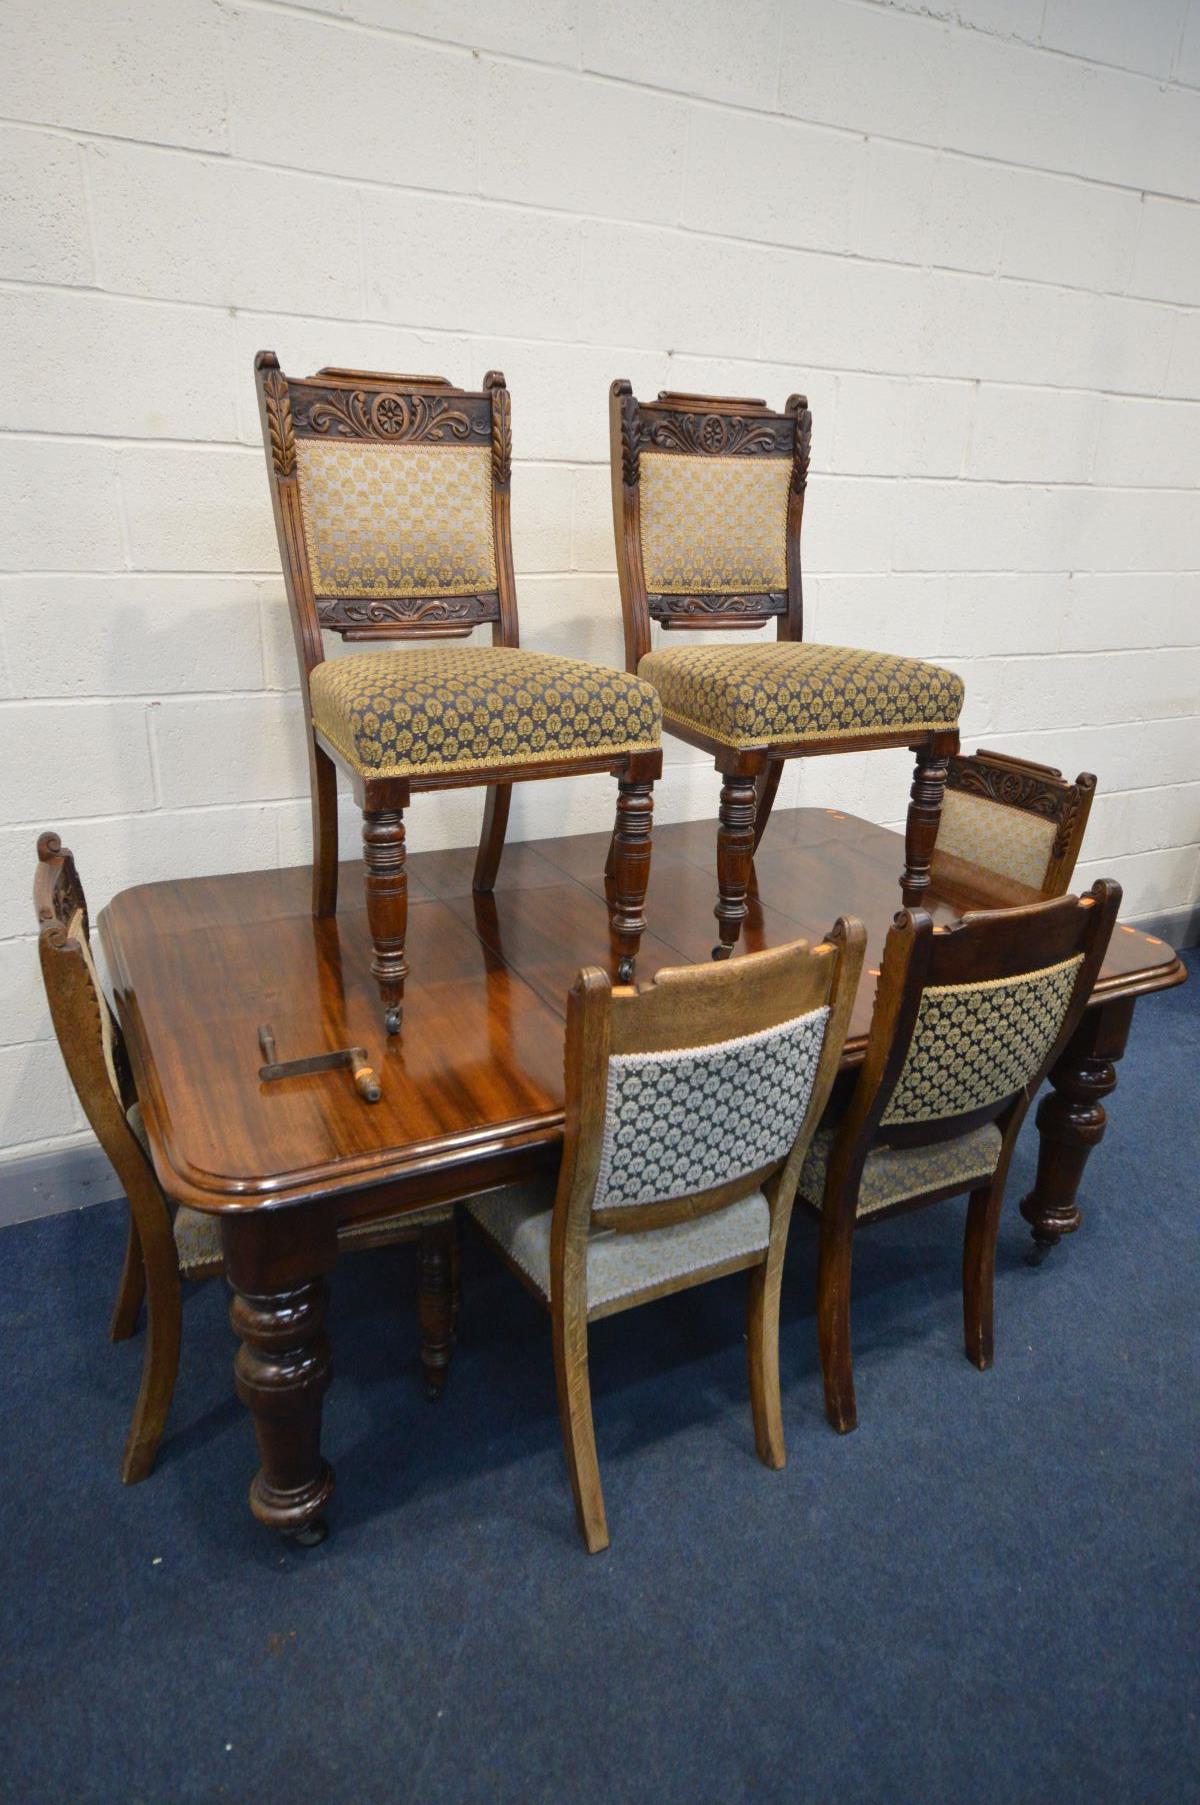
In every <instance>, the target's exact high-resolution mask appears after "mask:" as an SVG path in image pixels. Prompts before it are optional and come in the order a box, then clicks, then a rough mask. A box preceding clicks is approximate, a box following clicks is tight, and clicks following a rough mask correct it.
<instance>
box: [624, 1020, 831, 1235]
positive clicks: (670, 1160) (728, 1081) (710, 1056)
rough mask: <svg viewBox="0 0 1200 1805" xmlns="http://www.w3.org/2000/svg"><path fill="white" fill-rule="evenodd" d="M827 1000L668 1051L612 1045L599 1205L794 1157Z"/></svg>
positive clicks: (698, 1184)
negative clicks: (756, 1029)
mask: <svg viewBox="0 0 1200 1805" xmlns="http://www.w3.org/2000/svg"><path fill="white" fill-rule="evenodd" d="M828 1020H829V1009H828V1007H827V1006H826V1007H823V1008H820V1009H814V1010H811V1011H810V1012H809V1013H808V1014H806V1015H800V1016H796V1017H794V1018H793V1019H792V1020H791V1021H786V1022H781V1023H779V1024H778V1026H776V1027H773V1028H767V1029H764V1030H763V1031H762V1032H760V1033H757V1034H747V1035H744V1036H741V1037H740V1038H738V1039H736V1040H725V1041H717V1042H714V1043H712V1044H710V1045H708V1046H702V1047H689V1048H683V1049H680V1050H678V1051H673V1052H669V1053H622V1054H613V1055H612V1056H611V1057H610V1059H609V1062H608V1085H607V1094H606V1102H605V1120H604V1140H603V1144H602V1149H601V1155H600V1171H599V1176H598V1178H597V1182H596V1192H595V1198H594V1200H593V1205H592V1207H593V1209H596V1210H613V1209H621V1208H632V1207H636V1206H638V1205H640V1204H647V1203H659V1202H666V1201H669V1200H672V1199H675V1198H680V1197H687V1196H690V1195H692V1194H694V1193H696V1192H700V1191H707V1190H710V1189H713V1188H714V1187H716V1186H718V1185H724V1184H728V1183H730V1182H732V1181H733V1180H735V1179H738V1178H741V1177H743V1176H745V1175H747V1174H749V1173H752V1172H758V1171H760V1170H761V1169H762V1168H763V1167H765V1166H769V1165H771V1164H773V1163H777V1162H779V1161H781V1160H784V1159H786V1157H787V1155H788V1154H789V1153H790V1152H791V1149H792V1144H793V1142H794V1141H795V1138H796V1135H797V1133H798V1132H799V1129H800V1125H801V1123H802V1121H803V1119H804V1114H805V1111H806V1110H807V1108H808V1104H809V1099H810V1097H811V1096H812V1088H813V1082H814V1080H815V1078H816V1072H817V1063H818V1061H819V1059H820V1056H821V1048H822V1046H823V1044H824V1040H825V1029H826V1024H827V1023H828Z"/></svg>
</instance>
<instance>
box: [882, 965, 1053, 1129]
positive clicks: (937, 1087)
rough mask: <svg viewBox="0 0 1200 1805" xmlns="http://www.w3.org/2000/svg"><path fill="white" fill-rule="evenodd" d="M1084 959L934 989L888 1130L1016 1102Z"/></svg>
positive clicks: (889, 1112)
mask: <svg viewBox="0 0 1200 1805" xmlns="http://www.w3.org/2000/svg"><path fill="white" fill-rule="evenodd" d="M1082 963H1083V955H1082V954H1081V953H1080V954H1077V955H1076V956H1075V957H1074V958H1073V959H1064V960H1063V961H1062V962H1061V963H1060V964H1057V965H1047V966H1043V967H1042V968H1041V969H1040V970H1038V971H1031V972H1022V973H1021V975H1020V976H1019V977H1015V978H995V979H989V980H987V981H985V982H983V983H979V984H931V985H930V986H929V987H928V988H927V989H926V990H925V992H924V993H923V995H922V997H921V1002H920V1007H919V1009H918V1012H917V1025H916V1028H915V1029H914V1031H913V1037H912V1040H911V1042H910V1043H909V1049H908V1053H907V1055H906V1057H905V1060H904V1065H903V1067H902V1068H901V1072H900V1077H899V1080H898V1081H897V1084H896V1088H895V1090H894V1091H893V1092H892V1096H891V1100H890V1101H889V1103H888V1106H887V1109H886V1110H885V1111H884V1114H883V1118H882V1121H883V1125H884V1126H885V1127H886V1126H887V1125H889V1124H902V1123H915V1122H936V1121H941V1120H943V1119H944V1118H945V1117H947V1116H957V1115H965V1114H966V1113H967V1112H968V1111H970V1110H976V1109H982V1108H984V1107H985V1106H986V1105H988V1104H992V1103H1001V1102H1003V1101H1004V1099H1005V1098H1007V1097H1012V1096H1015V1095H1016V1093H1017V1092H1018V1091H1019V1090H1021V1089H1023V1088H1024V1086H1025V1085H1026V1084H1027V1083H1028V1081H1029V1079H1030V1078H1032V1077H1033V1076H1034V1074H1035V1073H1036V1072H1038V1071H1039V1070H1040V1069H1041V1066H1042V1064H1043V1062H1044V1061H1045V1059H1046V1057H1047V1055H1048V1054H1049V1052H1050V1049H1051V1047H1052V1046H1053V1045H1054V1043H1055V1041H1056V1040H1057V1039H1058V1036H1059V1033H1060V1031H1061V1029H1062V1025H1063V1022H1064V1020H1065V1019H1066V1014H1067V1008H1068V1006H1069V1004H1070V1001H1071V993H1072V991H1073V990H1074V988H1075V980H1076V978H1077V977H1078V975H1079V968H1080V966H1081V965H1082Z"/></svg>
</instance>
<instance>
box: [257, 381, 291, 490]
mask: <svg viewBox="0 0 1200 1805" xmlns="http://www.w3.org/2000/svg"><path fill="white" fill-rule="evenodd" d="M263 400H264V402H265V405H266V410H267V432H268V435H269V436H270V440H271V463H272V464H273V465H274V467H275V472H276V474H277V475H278V476H291V474H292V472H293V470H295V468H296V434H295V429H294V427H293V423H292V403H291V400H290V398H289V396H288V385H287V382H286V380H285V378H284V377H283V376H282V375H281V373H280V372H279V371H278V370H268V371H267V374H266V375H265V376H264V378H263Z"/></svg>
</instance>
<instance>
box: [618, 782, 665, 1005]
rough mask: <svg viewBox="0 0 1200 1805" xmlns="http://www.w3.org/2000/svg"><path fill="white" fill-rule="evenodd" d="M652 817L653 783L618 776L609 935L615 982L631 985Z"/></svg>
mask: <svg viewBox="0 0 1200 1805" xmlns="http://www.w3.org/2000/svg"><path fill="white" fill-rule="evenodd" d="M653 818H654V785H653V784H652V783H647V782H644V781H642V780H640V779H639V780H638V781H636V782H635V781H632V780H630V779H628V778H621V780H620V782H619V783H618V785H617V824H616V827H615V828H614V830H613V837H612V845H611V847H610V857H611V860H612V881H611V889H610V895H609V911H610V919H611V921H612V931H613V938H614V940H615V941H616V943H617V982H618V984H632V982H633V969H634V963H635V961H636V959H637V955H638V948H639V946H640V945H641V943H642V935H643V934H644V933H645V931H646V914H645V908H646V886H647V885H648V883H649V882H650V833H651V827H652V824H653Z"/></svg>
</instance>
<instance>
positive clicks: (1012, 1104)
mask: <svg viewBox="0 0 1200 1805" xmlns="http://www.w3.org/2000/svg"><path fill="white" fill-rule="evenodd" d="M1120 903H1121V887H1120V885H1119V884H1117V883H1114V882H1113V881H1112V880H1111V879H1100V880H1099V881H1098V882H1097V883H1095V884H1093V885H1092V887H1091V889H1090V890H1089V891H1088V893H1087V895H1086V896H1083V897H1074V896H1067V897H1059V898H1052V899H1049V900H1047V901H1045V902H1038V903H1030V904H1028V905H1026V906H1025V907H1024V908H1015V909H997V910H988V911H981V912H980V913H978V914H974V915H967V916H965V917H964V918H963V919H962V920H961V921H959V922H956V923H954V924H953V925H952V926H950V927H947V928H935V927H934V925H933V922H932V920H931V918H930V917H929V916H928V915H927V914H926V913H925V911H924V910H921V909H916V910H901V912H900V913H899V914H898V915H897V916H896V918H895V921H894V923H893V925H892V927H891V929H890V931H889V933H888V937H887V942H886V945H885V947H884V954H883V962H882V967H881V972H880V978H879V984H878V988H877V990H876V994H875V1009H874V1014H873V1016H872V1020H871V1028H870V1034H869V1037H868V1041H867V1049H866V1054H865V1057H864V1060H863V1064H862V1067H861V1069H860V1071H859V1074H858V1078H857V1081H856V1083H855V1085H854V1089H853V1091H852V1093H851V1096H850V1099H849V1102H848V1105H847V1107H846V1110H845V1113H844V1114H843V1115H842V1117H841V1119H840V1122H839V1123H838V1126H837V1129H836V1132H835V1135H834V1140H833V1145H832V1147H831V1149H830V1155H829V1163H828V1166H827V1168H826V1174H825V1191H824V1200H823V1203H822V1207H821V1210H820V1223H821V1235H820V1260H819V1269H818V1278H817V1326H818V1334H819V1338H820V1347H821V1371H822V1376H823V1379H824V1386H825V1410H826V1414H827V1416H828V1418H829V1421H830V1423H831V1424H832V1425H833V1427H834V1428H835V1429H837V1430H839V1431H841V1432H843V1433H845V1432H846V1431H848V1430H851V1429H853V1428H854V1427H855V1426H856V1424H857V1421H858V1413H857V1405H856V1402H855V1395H854V1377H853V1368H852V1362H851V1350H850V1279H851V1261H852V1255H853V1248H854V1236H855V1234H856V1232H857V1230H858V1228H859V1227H860V1226H861V1225H862V1224H863V1223H864V1222H868V1223H869V1222H875V1221H877V1220H880V1219H882V1218H883V1217H885V1216H894V1215H899V1214H900V1213H902V1212H904V1211H908V1210H914V1209H923V1208H924V1207H925V1206H926V1205H927V1204H932V1203H940V1202H941V1201H942V1200H943V1199H944V1198H947V1197H954V1196H960V1195H961V1194H962V1193H963V1191H964V1189H966V1187H965V1186H964V1185H963V1184H961V1183H957V1184H947V1185H944V1186H942V1187H941V1188H940V1189H937V1190H931V1191H926V1192H922V1193H920V1194H918V1195H915V1196H913V1197H908V1198H904V1199H903V1200H901V1201H899V1202H897V1203H894V1204H891V1205H889V1206H887V1207H886V1208H881V1209H878V1210H872V1211H871V1212H870V1214H869V1215H867V1216H866V1217H860V1216H859V1214H858V1196H859V1186H860V1183H861V1180H862V1176H863V1168H864V1166H865V1164H866V1161H867V1157H868V1155H869V1154H870V1153H871V1151H872V1150H873V1149H874V1148H876V1147H878V1146H880V1145H890V1146H895V1147H916V1146H926V1145H930V1144H932V1143H935V1142H939V1141H946V1140H951V1139H953V1138H954V1137H955V1136H957V1135H961V1134H965V1133H967V1132H969V1131H970V1130H972V1129H975V1128H979V1127H982V1126H983V1125H984V1124H985V1123H987V1122H995V1124H996V1126H997V1127H998V1128H999V1130H1000V1134H1001V1149H1000V1157H999V1160H998V1162H997V1165H996V1168H995V1170H994V1172H993V1174H992V1176H991V1179H990V1180H989V1181H988V1183H987V1184H986V1185H985V1186H981V1187H979V1188H978V1189H976V1190H974V1191H972V1192H970V1204H969V1207H968V1210H967V1223H966V1236H965V1240H964V1245H963V1326H964V1334H965V1339H966V1351H967V1357H968V1359H970V1360H971V1361H972V1362H973V1363H974V1364H975V1365H976V1366H977V1367H979V1368H980V1370H981V1371H982V1370H983V1369H985V1368H986V1367H989V1366H990V1365H991V1364H992V1357H993V1310H992V1293H993V1279H994V1274H995V1261H996V1237H997V1234H998V1232H999V1226H1000V1209H1001V1204H1002V1202H1003V1198H1004V1187H1005V1183H1006V1180H1007V1177H1008V1168H1009V1165H1010V1163H1011V1160H1012V1154H1013V1149H1014V1147H1015V1146H1016V1141H1017V1135H1018V1134H1019V1132H1020V1129H1021V1124H1022V1122H1023V1121H1024V1119H1025V1114H1026V1111H1027V1110H1028V1108H1029V1106H1030V1104H1031V1102H1032V1101H1033V1098H1034V1097H1035V1096H1036V1094H1037V1091H1038V1089H1039V1087H1040V1086H1041V1084H1042V1083H1043V1081H1044V1079H1045V1077H1046V1075H1047V1073H1048V1072H1049V1071H1050V1069H1051V1067H1052V1066H1053V1065H1054V1063H1055V1061H1056V1060H1057V1059H1058V1058H1059V1056H1060V1054H1061V1053H1062V1051H1063V1049H1064V1047H1065V1046H1066V1044H1067V1042H1068V1041H1069V1039H1070V1037H1071V1035H1072V1033H1073V1032H1074V1029H1075V1027H1076V1025H1077V1023H1078V1021H1079V1018H1080V1016H1081V1015H1082V1014H1083V1011H1084V1008H1085V1007H1086V1005H1087V1001H1088V998H1089V996H1090V995H1091V991H1092V987H1093V985H1094V983H1095V980H1096V977H1097V974H1098V973H1099V970H1100V965H1101V962H1102V960H1103V958H1104V954H1105V952H1106V950H1107V948H1108V942H1109V939H1110V937H1111V935H1112V930H1113V924H1114V922H1115V921H1116V918H1117V910H1118V908H1119V907H1120ZM1077 954H1082V955H1083V962H1082V964H1081V965H1080V968H1079V973H1078V976H1077V978H1076V980H1075V985H1074V988H1073V990H1072V992H1071V998H1070V1002H1069V1004H1068V1006H1067V1011H1066V1014H1065V1016H1064V1018H1063V1022H1062V1026H1061V1028H1060V1030H1059V1034H1058V1037H1057V1039H1056V1040H1055V1042H1054V1045H1053V1046H1052V1047H1051V1048H1050V1051H1049V1052H1048V1053H1047V1055H1046V1057H1045V1059H1044V1060H1043V1061H1042V1064H1041V1066H1040V1067H1039V1068H1038V1070H1037V1071H1036V1072H1035V1073H1034V1074H1033V1076H1032V1077H1031V1078H1030V1079H1029V1081H1028V1083H1027V1084H1026V1085H1025V1086H1024V1088H1023V1089H1022V1090H1020V1091H1019V1092H1018V1093H1017V1094H1016V1095H1015V1096H1011V1097H1006V1098H1002V1099H1001V1100H1000V1101H999V1102H997V1103H995V1104H989V1105H987V1106H986V1107H985V1108H983V1109H980V1110H976V1111H973V1112H971V1113H970V1114H968V1115H965V1116H953V1117H947V1118H945V1119H942V1120H939V1121H932V1122H921V1123H917V1124H911V1125H907V1126H903V1127H901V1126H892V1127H884V1126H882V1125H881V1124H882V1119H883V1115H884V1112H885V1111H886V1109H887V1106H888V1103H889V1102H890V1100H891V1097H892V1093H893V1091H894V1090H895V1088H896V1084H897V1082H898V1080H899V1078H900V1074H901V1071H902V1069H903V1066H904V1061H905V1058H906V1056H907V1054H908V1049H909V1046H910V1044H911V1041H912V1038H913V1033H914V1030H915V1028H916V1025H917V1013H918V1010H919V1007H920V1003H921V998H922V996H923V995H924V993H925V991H926V989H927V988H928V987H929V986H930V985H931V984H936V985H942V984H974V983H979V982H981V981H984V980H990V979H1002V978H1012V977H1017V976H1019V975H1020V974H1022V973H1024V972H1031V971H1037V970H1040V969H1041V968H1043V967H1045V966H1048V965H1053V964H1057V963H1059V962H1060V961H1062V960H1065V959H1071V958H1074V957H1075V956H1076V955H1077Z"/></svg>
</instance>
